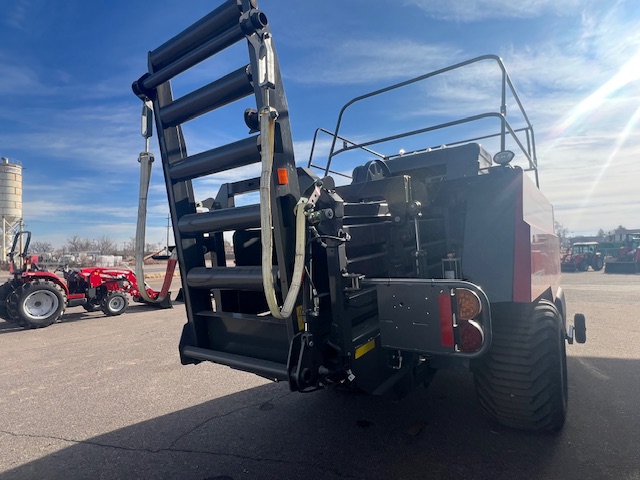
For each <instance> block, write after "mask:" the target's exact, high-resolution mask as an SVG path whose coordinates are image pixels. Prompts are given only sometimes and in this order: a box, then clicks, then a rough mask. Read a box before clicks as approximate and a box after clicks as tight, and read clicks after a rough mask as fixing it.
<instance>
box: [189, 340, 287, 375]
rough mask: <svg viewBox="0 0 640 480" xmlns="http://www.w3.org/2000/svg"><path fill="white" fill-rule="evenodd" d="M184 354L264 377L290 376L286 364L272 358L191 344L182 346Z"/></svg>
mask: <svg viewBox="0 0 640 480" xmlns="http://www.w3.org/2000/svg"><path fill="white" fill-rule="evenodd" d="M182 354H183V355H184V356H186V357H190V358H195V359H198V360H208V361H210V362H215V363H220V364H222V365H227V366H229V367H233V368H237V369H239V370H245V371H248V372H253V373H255V374H257V375H262V376H263V377H267V378H271V379H277V380H287V379H288V378H289V373H288V370H287V366H286V365H285V364H282V363H277V362H273V361H270V360H263V359H260V358H253V357H246V356H244V355H237V354H235V353H227V352H219V351H215V350H208V349H206V348H200V347H191V346H185V347H182Z"/></svg>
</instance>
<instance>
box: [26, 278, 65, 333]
mask: <svg viewBox="0 0 640 480" xmlns="http://www.w3.org/2000/svg"><path fill="white" fill-rule="evenodd" d="M19 290H20V291H19V294H18V301H17V309H18V316H19V318H20V320H21V321H22V324H23V325H24V326H25V327H27V328H42V327H48V326H49V325H51V324H52V323H54V322H55V321H56V320H58V319H59V318H60V317H61V316H62V313H63V312H64V309H65V307H66V305H67V298H66V295H65V292H64V290H62V287H60V285H58V284H56V283H54V282H52V281H50V280H41V279H35V280H33V281H31V282H28V283H25V284H24V285H22V287H20V289H19Z"/></svg>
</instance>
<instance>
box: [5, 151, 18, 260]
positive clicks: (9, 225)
mask: <svg viewBox="0 0 640 480" xmlns="http://www.w3.org/2000/svg"><path fill="white" fill-rule="evenodd" d="M0 218H1V219H2V224H1V226H0V227H1V230H2V245H1V247H2V252H1V253H2V258H1V259H0V261H1V262H4V261H6V260H7V253H9V250H10V249H11V244H12V242H13V237H14V235H15V233H16V232H17V231H18V230H19V229H20V224H21V222H22V165H18V164H15V163H10V162H9V159H8V158H7V157H2V162H0Z"/></svg>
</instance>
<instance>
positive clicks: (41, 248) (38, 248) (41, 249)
mask: <svg viewBox="0 0 640 480" xmlns="http://www.w3.org/2000/svg"><path fill="white" fill-rule="evenodd" d="M29 250H31V251H32V252H33V253H48V252H53V245H51V244H50V243H49V242H31V243H30V244H29Z"/></svg>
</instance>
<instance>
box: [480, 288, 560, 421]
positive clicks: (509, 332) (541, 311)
mask: <svg viewBox="0 0 640 480" xmlns="http://www.w3.org/2000/svg"><path fill="white" fill-rule="evenodd" d="M520 312H522V310H520ZM496 313H497V312H496ZM492 326H493V340H492V344H491V349H490V350H489V352H488V353H487V354H486V355H485V356H484V357H483V358H482V359H481V360H479V361H478V363H477V364H476V365H475V367H474V380H475V387H476V393H477V396H478V400H479V402H480V406H481V407H482V409H483V410H484V412H485V413H486V414H487V415H488V416H489V417H490V418H492V419H493V420H495V421H497V422H498V423H500V424H502V425H505V426H508V427H513V428H519V429H524V430H533V431H540V432H557V431H559V430H560V429H561V428H562V425H563V424H564V420H565V416H566V411H567V397H568V395H567V393H568V392H567V356H566V351H565V343H564V342H565V332H564V327H563V321H562V318H561V315H560V314H559V313H558V310H557V309H556V307H555V306H554V305H553V304H552V303H551V302H548V301H546V300H541V301H540V303H538V304H537V305H536V306H535V308H533V310H529V311H528V313H526V314H525V315H522V316H521V318H518V314H517V313H516V311H515V310H511V311H509V312H505V314H504V315H499V316H498V315H496V316H495V317H494V319H493V320H492Z"/></svg>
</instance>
